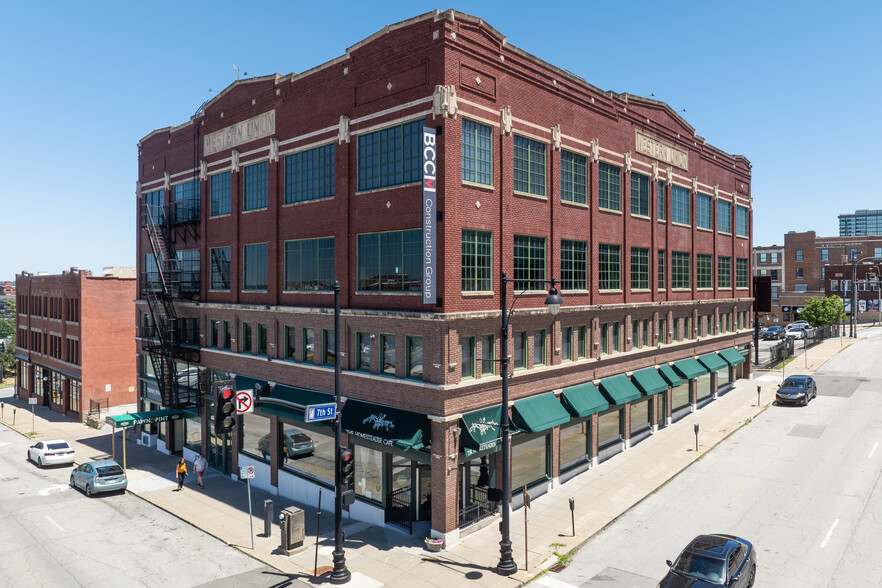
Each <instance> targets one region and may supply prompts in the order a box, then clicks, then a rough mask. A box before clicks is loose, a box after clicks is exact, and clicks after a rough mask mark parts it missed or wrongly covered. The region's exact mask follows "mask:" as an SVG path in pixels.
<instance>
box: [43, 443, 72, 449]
mask: <svg viewBox="0 0 882 588" xmlns="http://www.w3.org/2000/svg"><path fill="white" fill-rule="evenodd" d="M46 447H47V448H48V449H70V445H68V444H67V443H47V444H46Z"/></svg>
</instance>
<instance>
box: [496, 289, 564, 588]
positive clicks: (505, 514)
mask: <svg viewBox="0 0 882 588" xmlns="http://www.w3.org/2000/svg"><path fill="white" fill-rule="evenodd" d="M515 281H522V280H509V279H508V277H506V275H505V272H502V359H501V362H502V418H501V419H500V426H499V428H500V429H502V522H501V523H500V525H499V530H500V532H501V534H502V538H501V540H500V541H499V564H498V565H497V566H496V573H497V574H499V575H500V576H511V575H512V574H514V573H515V572H517V571H518V564H517V563H515V560H514V558H513V557H512V555H511V535H510V528H509V508H510V506H511V481H510V479H509V471H510V469H511V449H510V448H509V430H508V429H509V422H508V362H509V357H508V322H509V319H510V318H511V313H512V311H513V310H514V305H515V302H517V299H518V295H517V294H516V295H515V297H514V300H512V302H511V308H509V307H508V283H509V282H515ZM523 281H527V280H523ZM528 282H529V283H531V284H535V283H540V282H541V283H543V284H551V288H549V290H548V296H547V297H546V298H545V305H546V306H547V307H548V312H550V313H551V316H557V313H558V312H560V307H561V305H562V304H563V298H561V296H560V292H558V290H557V288H556V287H555V284H557V280H555V279H554V278H551V279H550V280H529V281H528Z"/></svg>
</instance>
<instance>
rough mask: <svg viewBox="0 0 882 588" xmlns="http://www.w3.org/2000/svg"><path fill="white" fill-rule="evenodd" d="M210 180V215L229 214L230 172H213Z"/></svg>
mask: <svg viewBox="0 0 882 588" xmlns="http://www.w3.org/2000/svg"><path fill="white" fill-rule="evenodd" d="M210 182H211V216H221V215H224V214H230V172H223V173H219V174H214V175H213V176H211V178H210Z"/></svg>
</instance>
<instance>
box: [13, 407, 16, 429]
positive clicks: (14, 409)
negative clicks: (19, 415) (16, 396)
mask: <svg viewBox="0 0 882 588" xmlns="http://www.w3.org/2000/svg"><path fill="white" fill-rule="evenodd" d="M15 410H16V409H14V408H13V409H12V425H13V426H15Z"/></svg>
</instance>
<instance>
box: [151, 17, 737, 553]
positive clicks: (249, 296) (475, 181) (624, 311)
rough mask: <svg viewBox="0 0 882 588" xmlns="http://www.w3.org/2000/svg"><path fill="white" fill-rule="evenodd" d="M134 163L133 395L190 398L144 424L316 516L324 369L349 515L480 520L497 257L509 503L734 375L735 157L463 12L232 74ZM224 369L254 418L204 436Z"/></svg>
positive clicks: (494, 480) (329, 448) (666, 113)
mask: <svg viewBox="0 0 882 588" xmlns="http://www.w3.org/2000/svg"><path fill="white" fill-rule="evenodd" d="M424 127H426V128H428V129H430V131H429V132H430V134H429V135H428V137H427V136H426V135H425V134H424ZM431 130H434V132H435V135H434V137H433V136H432V135H431ZM138 153H139V178H138V180H139V181H138V206H139V211H140V225H139V231H138V235H139V236H138V253H139V255H138V264H139V292H140V293H141V300H140V301H139V303H138V309H137V312H138V320H139V323H140V324H141V326H142V329H141V337H140V338H139V352H140V359H139V361H140V364H139V369H140V372H139V373H140V376H141V377H140V393H141V394H140V396H141V402H142V405H141V408H143V409H145V410H151V409H159V408H161V407H173V408H178V409H182V410H189V411H191V413H190V416H188V418H185V419H182V420H180V421H175V422H171V423H165V424H162V425H159V426H156V427H153V428H149V429H148V430H146V431H145V432H144V435H143V436H142V438H143V440H144V442H145V443H149V444H154V443H155V444H156V445H157V446H158V447H159V448H160V449H162V450H164V451H168V452H178V451H183V453H184V455H185V456H187V457H188V458H189V457H191V456H192V455H193V453H194V452H197V451H203V452H207V453H208V455H209V458H210V462H211V464H212V467H216V468H218V469H220V470H223V471H227V472H234V471H236V469H235V468H236V467H238V466H241V465H254V466H255V468H256V472H257V478H256V479H255V483H256V484H258V485H259V486H261V487H263V488H266V489H267V490H269V491H271V492H277V493H279V494H282V495H285V496H290V497H293V498H296V499H298V500H302V501H304V502H310V503H312V504H315V502H316V500H317V495H318V490H319V488H322V487H324V488H328V487H332V482H333V445H334V444H333V435H332V434H331V432H330V429H329V428H328V427H322V426H315V425H313V424H306V423H304V422H303V420H304V418H303V411H302V410H297V409H296V408H295V405H306V404H315V403H318V402H321V401H327V400H328V399H330V396H329V395H330V394H332V393H333V391H334V364H335V363H336V362H337V361H339V362H340V363H341V367H342V379H341V389H342V391H343V395H344V396H345V397H346V398H347V399H348V400H347V402H346V406H345V408H344V410H343V427H344V430H345V432H346V433H347V443H348V444H349V445H350V446H352V447H353V450H354V452H355V462H356V488H355V490H356V494H357V498H358V499H357V500H356V502H355V504H353V505H352V507H351V510H350V515H351V516H352V517H353V518H358V519H361V520H367V521H371V522H375V523H380V524H383V523H390V524H395V525H399V526H403V527H405V528H407V529H409V530H411V532H415V531H414V527H417V528H418V527H420V526H421V525H422V526H423V527H425V528H424V529H420V531H422V530H425V531H426V532H429V528H431V532H432V533H434V534H436V535H443V536H445V537H447V539H448V541H455V540H456V539H457V537H458V536H459V534H460V531H461V530H462V529H466V528H468V527H469V526H470V525H472V524H473V523H474V522H476V521H477V520H480V519H482V518H486V517H488V516H490V515H492V513H493V512H494V511H495V508H496V503H495V502H493V501H492V500H490V496H491V495H492V494H493V493H492V492H489V490H491V489H493V488H498V487H499V486H500V483H501V482H500V475H499V473H500V471H501V458H500V452H499V451H498V447H499V427H498V420H499V415H500V408H499V406H500V394H501V379H500V367H499V361H498V360H499V358H500V357H502V354H503V352H504V350H502V349H500V330H501V321H502V311H501V310H500V306H501V288H502V282H501V276H502V274H503V272H504V273H505V274H506V275H507V277H508V279H509V280H511V281H514V282H515V283H514V284H513V285H512V284H509V285H508V288H509V291H508V299H509V301H510V302H511V301H512V300H513V302H511V308H510V309H509V310H510V312H511V337H510V348H509V349H508V350H507V351H505V352H506V353H508V354H509V355H510V356H511V357H512V364H513V365H512V367H513V368H514V371H513V374H512V376H511V384H510V399H511V400H512V406H511V413H512V419H513V423H514V425H515V426H517V427H518V428H519V431H520V432H518V434H517V435H514V436H513V438H512V439H513V440H512V456H513V459H512V472H511V479H512V487H513V489H514V490H517V489H518V488H520V487H522V486H524V485H526V486H527V487H529V488H530V491H531V493H532V494H533V495H534V496H535V495H536V494H539V493H542V492H544V491H546V490H548V489H549V488H552V487H554V486H556V485H558V484H560V483H562V481H563V480H566V479H568V478H570V477H572V476H574V475H577V474H578V473H580V472H583V471H585V470H586V469H588V468H589V467H590V466H591V465H592V464H596V463H597V461H598V460H602V459H606V458H608V457H611V456H612V455H614V454H615V453H616V452H618V451H622V450H625V449H627V448H629V447H630V446H631V445H632V444H633V443H636V442H638V441H641V440H644V439H647V438H648V437H650V436H651V435H652V433H653V432H654V431H656V430H657V429H658V427H664V426H668V425H670V424H672V423H673V422H674V421H675V420H676V419H677V418H678V417H679V416H681V415H683V414H685V413H688V412H689V411H692V410H696V409H697V408H699V407H700V406H701V405H702V404H703V403H704V402H707V401H710V400H711V399H712V398H713V397H715V395H716V394H717V392H718V390H725V389H726V386H727V385H728V383H729V382H730V381H731V380H732V379H733V378H735V377H740V376H741V375H743V374H746V373H747V372H748V371H749V365H748V364H745V363H744V362H743V358H744V356H746V355H747V354H748V352H749V344H750V338H751V329H752V323H751V317H752V312H751V309H752V298H751V287H750V286H751V284H750V276H751V275H752V267H751V266H752V263H751V225H752V223H751V215H752V198H751V188H750V167H751V166H750V162H749V161H748V160H747V159H745V158H744V157H742V156H738V155H730V154H728V153H726V152H725V151H723V150H721V149H719V148H716V147H713V146H712V145H710V144H709V143H707V142H706V141H705V139H703V138H702V137H700V136H699V135H698V134H697V132H696V131H695V129H693V128H692V127H690V126H689V125H688V123H686V121H685V120H683V119H682V118H681V117H680V116H679V115H678V114H677V113H675V112H674V111H673V110H672V109H671V108H670V107H669V106H668V105H666V104H664V103H662V102H658V101H655V100H651V99H647V98H641V97H637V96H632V95H629V94H616V93H613V92H607V91H602V90H599V89H598V88H596V87H594V86H592V85H591V84H589V83H588V82H586V81H585V80H583V79H581V78H579V77H578V76H576V75H574V74H572V73H569V72H567V71H564V70H562V69H560V68H557V67H555V66H553V65H550V64H548V63H546V62H544V61H542V60H541V59H539V58H537V57H534V56H532V55H530V54H528V53H526V52H524V51H522V50H520V49H518V48H517V47H515V46H513V45H512V44H510V43H509V42H508V40H507V39H506V38H505V37H504V36H503V35H502V34H501V33H500V32H498V31H496V30H495V29H493V28H492V27H490V26H489V25H488V24H487V23H486V22H484V21H483V20H481V19H479V18H476V17H473V16H470V15H466V14H462V13H454V12H453V11H448V12H433V13H428V14H425V15H422V16H419V17H416V18H413V19H410V20H408V21H404V22H401V23H398V24H395V25H391V26H388V27H386V28H385V29H383V30H382V31H380V32H378V33H376V34H375V35H373V36H371V37H369V38H368V39H365V40H364V41H361V42H359V43H357V44H355V45H353V46H351V47H350V48H349V49H347V51H346V53H345V54H344V55H342V56H340V57H339V58H336V59H334V60H332V61H329V62H327V63H324V64H321V65H317V66H316V67H315V68H313V69H311V70H309V71H307V72H304V73H301V74H289V75H272V76H264V77H257V78H252V79H246V80H240V81H237V82H236V83H234V84H232V85H231V86H230V87H228V88H227V89H226V90H224V91H223V92H221V93H220V94H219V95H218V96H216V97H215V98H213V99H212V100H211V101H210V102H208V103H207V104H205V105H204V106H203V108H202V109H201V110H200V111H199V112H198V113H197V114H196V115H195V116H193V117H192V118H191V119H190V120H189V121H186V122H185V123H183V124H181V125H179V126H175V127H167V128H163V129H160V130H156V131H154V132H152V133H150V134H149V135H147V136H146V137H144V138H143V139H142V140H141V141H140V142H139V144H138ZM433 177H434V178H436V181H435V182H434V184H433V182H432V179H433ZM424 178H425V179H426V180H427V183H428V185H429V187H432V186H434V187H435V188H436V192H434V195H435V197H436V200H434V201H433V200H431V199H426V198H424V193H423V179H424ZM427 193H428V192H427ZM429 194H431V193H429ZM431 261H434V262H435V264H436V265H435V266H434V267H432V266H431V264H430V263H429V262H431ZM427 268H428V269H427ZM551 278H555V279H556V280H557V286H558V287H559V288H560V290H561V294H562V296H563V300H564V304H563V307H562V308H561V310H560V313H559V314H557V315H556V316H552V315H551V314H549V312H548V310H547V309H546V308H545V306H544V300H545V297H546V295H547V291H548V288H549V284H548V281H549V280H550V279H551ZM335 279H336V280H337V281H338V282H339V287H340V298H341V306H342V311H341V322H340V325H341V333H340V349H339V350H336V349H334V345H333V341H334V333H333V329H334V312H333V304H334V295H333V285H334V280H335ZM430 285H434V286H435V287H436V288H437V290H436V291H435V292H431V291H429V292H426V291H427V290H431V288H430V287H429V286H430ZM338 351H339V353H338ZM718 352H721V353H722V356H721V355H718ZM171 365H174V369H171V368H170V367H169V366H171ZM157 374H159V375H158V376H157ZM232 377H235V379H236V381H237V384H238V386H239V388H240V389H242V388H248V389H254V390H257V391H259V392H258V399H257V401H256V405H257V408H256V410H255V413H254V414H247V415H245V417H244V419H243V423H242V425H241V426H240V427H239V428H238V429H237V430H236V431H235V432H234V433H233V434H232V435H230V436H223V437H218V436H216V435H215V434H214V427H213V426H212V419H213V414H212V412H213V411H212V410H211V399H210V398H209V397H207V395H206V393H207V392H209V390H210V387H209V383H210V382H212V381H217V380H222V379H226V378H232ZM194 413H195V414H194ZM541 414H549V415H554V416H553V418H551V419H550V420H547V419H546V420H542V419H541V418H540V417H539V415H541ZM650 442H651V441H650ZM325 495H326V496H328V495H329V493H328V492H327V491H326V493H325ZM515 495H517V492H515ZM328 504H330V503H328Z"/></svg>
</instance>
